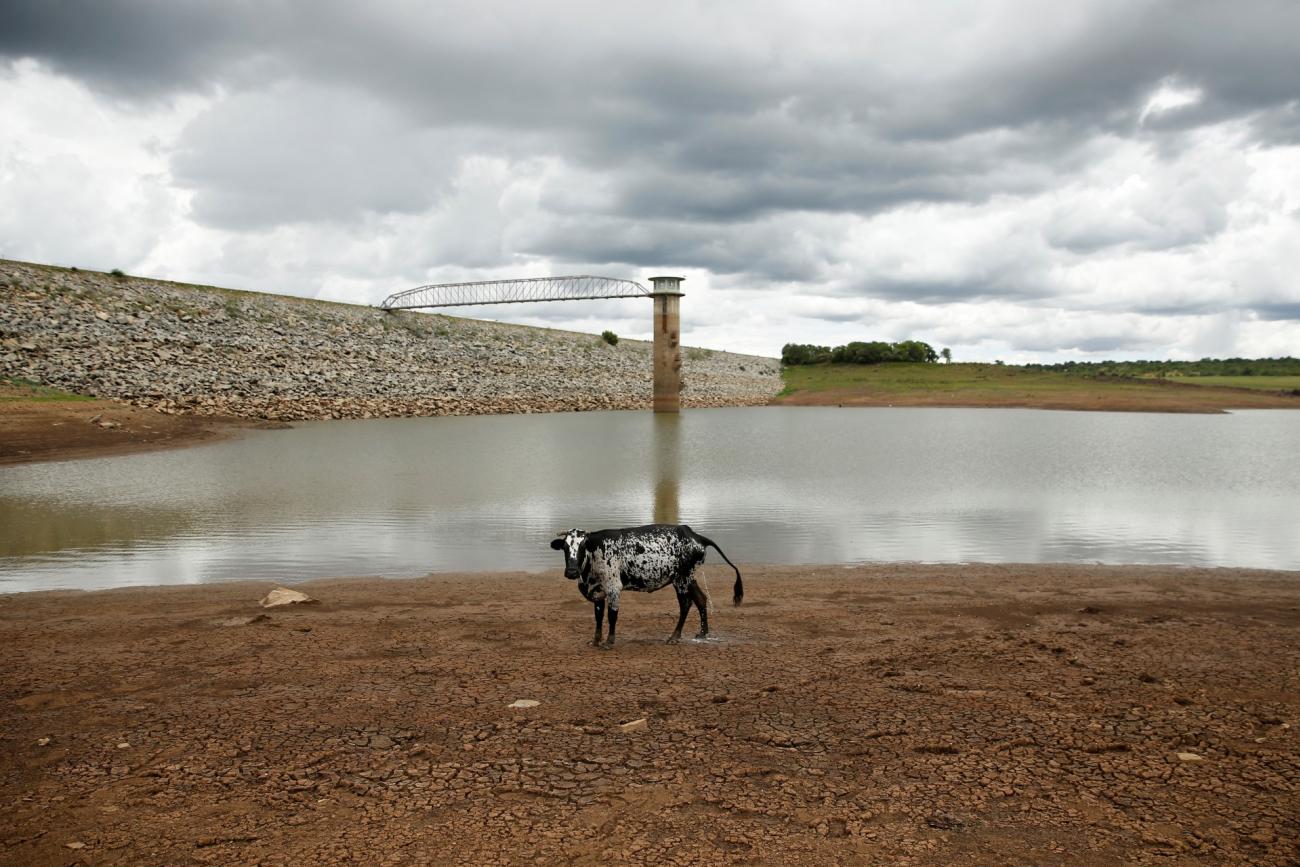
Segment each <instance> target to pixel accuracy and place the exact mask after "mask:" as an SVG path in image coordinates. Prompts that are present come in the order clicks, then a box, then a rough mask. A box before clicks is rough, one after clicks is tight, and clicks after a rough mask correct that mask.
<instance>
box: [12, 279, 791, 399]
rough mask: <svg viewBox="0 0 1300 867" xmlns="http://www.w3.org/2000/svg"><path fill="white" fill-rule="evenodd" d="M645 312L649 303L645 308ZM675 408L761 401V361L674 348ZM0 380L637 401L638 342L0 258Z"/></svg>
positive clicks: (643, 362)
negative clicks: (678, 377) (678, 368)
mask: <svg viewBox="0 0 1300 867" xmlns="http://www.w3.org/2000/svg"><path fill="white" fill-rule="evenodd" d="M649 316H650V309H649V305H648V304H647V307H646V317H647V319H648V318H649ZM682 375H683V381H684V386H683V392H682V400H683V403H684V405H686V406H688V407H711V406H751V405H757V404H764V403H767V402H768V401H769V400H771V398H772V397H773V396H774V395H775V394H776V393H777V392H778V391H779V390H780V388H781V377H780V371H779V363H778V361H777V360H776V359H774V358H763V357H759V356H752V355H737V354H734V353H730V352H719V351H714V350H707V349H697V348H691V347H683V351H682ZM0 377H9V378H15V379H24V380H29V381H32V382H36V383H39V384H42V385H47V386H53V387H56V388H60V389H64V390H67V391H72V392H76V393H79V394H86V395H92V396H95V397H101V398H112V399H115V400H119V401H124V402H128V403H131V404H134V405H136V406H144V407H152V408H155V409H158V410H161V411H163V412H168V413H191V414H198V415H223V416H236V417H241V418H262V419H281V420H294V419H326V418H371V417H377V416H417V415H419V416H424V415H469V414H487V413H515V412H552V411H565V410H596V409H646V408H649V407H650V405H651V386H652V383H651V344H650V343H648V342H644V341H637V340H621V341H619V343H618V344H617V345H616V346H611V345H609V344H608V343H606V342H605V341H603V340H602V339H601V338H600V337H598V336H596V335H591V334H579V333H574V332H567V331H554V330H547V329H541V328H530V327H526V326H517V325H503V324H499V323H494V322H483V321H480V320H473V319H461V318H456V317H451V316H441V315H435V314H429V313H418V312H410V311H401V312H387V311H382V310H379V309H377V308H372V307H363V306H359V305H352V304H338V303H333V302H325V301H316V300H311V299H304V298H296V297H291V296H283V295H267V294H261V293H256V292H242V291H236V290H229V289H220V288H215V287H208V286H191V285H187V284H182V283H171V282H167V281H163V280H149V279H142V278H137V277H124V276H115V275H111V274H104V273H100V272H97V271H82V270H72V269H65V268H57V267H52V266H45V265H34V264H29V263H23V262H13V261H6V260H0Z"/></svg>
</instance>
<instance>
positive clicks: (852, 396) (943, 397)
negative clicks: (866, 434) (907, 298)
mask: <svg viewBox="0 0 1300 867" xmlns="http://www.w3.org/2000/svg"><path fill="white" fill-rule="evenodd" d="M772 402H773V403H774V404H777V405H780V406H935V407H943V406H965V407H977V408H994V407H998V408H1021V409H1056V410H1088V411H1094V412H1192V413H1223V412H1230V411H1231V410H1234V409H1300V397H1296V396H1295V395H1291V394H1275V393H1272V392H1267V391H1252V390H1250V389H1246V388H1211V387H1209V386H1202V385H1183V384H1175V383H1170V384H1162V385H1160V386H1155V385H1152V386H1151V387H1149V388H1143V389H1141V390H1138V391H1123V390H1119V389H1116V390H1114V391H1102V392H1101V393H1094V392H1089V391H1081V392H1078V393H1072V392H1068V391H1061V392H1057V393H1047V394H1024V395H1020V394H1002V395H999V394H981V393H972V394H962V393H961V392H953V393H945V392H942V391H916V392H902V393H891V392H888V391H872V390H870V389H863V388H844V389H828V390H826V391H816V392H805V391H800V392H796V393H794V394H791V395H787V396H785V397H779V398H777V399H776V400H774V401H772Z"/></svg>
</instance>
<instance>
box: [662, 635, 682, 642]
mask: <svg viewBox="0 0 1300 867" xmlns="http://www.w3.org/2000/svg"><path fill="white" fill-rule="evenodd" d="M681 643H682V637H681V636H680V635H670V636H668V638H667V639H665V640H664V644H681Z"/></svg>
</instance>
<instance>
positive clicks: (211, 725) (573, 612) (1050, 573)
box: [0, 565, 1300, 865]
mask: <svg viewBox="0 0 1300 867" xmlns="http://www.w3.org/2000/svg"><path fill="white" fill-rule="evenodd" d="M710 574H711V576H712V579H713V585H714V586H713V591H714V595H715V597H717V598H718V605H717V610H716V611H715V612H714V617H713V619H714V625H715V628H716V632H717V640H716V641H709V642H686V643H683V644H680V645H677V646H667V645H665V644H664V643H663V638H664V637H665V636H666V635H667V633H668V632H669V631H670V629H671V626H672V622H673V617H674V613H673V612H674V610H675V608H676V606H675V604H674V600H673V598H672V597H671V595H669V594H667V593H661V594H658V595H654V596H649V597H646V596H636V597H634V598H630V599H627V600H625V605H624V610H623V617H622V620H621V622H620V628H621V630H622V641H621V643H620V645H619V646H618V647H617V648H615V649H614V650H612V651H601V650H597V649H594V648H592V647H589V646H587V644H586V643H585V642H586V640H587V639H588V638H589V636H590V632H591V613H590V607H589V606H588V605H587V604H586V603H584V602H583V601H582V600H581V599H580V598H578V596H577V593H576V590H575V589H574V586H573V585H572V584H570V583H568V582H566V581H564V580H563V579H562V578H561V577H559V576H558V573H556V574H548V575H523V574H510V575H465V576H448V577H438V578H428V579H420V580H413V581H403V582H398V581H391V582H386V581H379V580H373V579H372V580H367V579H348V580H331V581H315V582H311V583H308V584H304V585H300V586H301V588H302V589H305V590H306V591H307V592H309V593H311V594H312V595H314V596H316V597H317V598H319V599H320V600H321V601H320V604H317V605H313V606H306V607H298V608H295V609H272V610H269V611H266V612H263V611H262V610H261V609H260V608H259V607H258V606H257V602H256V600H257V599H259V598H260V596H261V595H262V594H263V593H265V592H266V590H267V589H268V588H269V587H270V585H267V584H253V583H241V584H230V585H214V586H199V587H171V588H144V589H130V590H117V591H105V592H99V593H73V592H54V593H31V594H21V595H13V596H7V597H0V644H2V646H3V647H4V648H5V654H6V661H5V664H4V665H3V666H0V701H3V703H4V707H5V710H4V714H3V716H2V717H0V740H2V741H3V748H2V749H0V829H2V830H0V835H2V836H0V860H3V861H4V862H6V863H10V864H67V863H74V862H87V863H97V864H98V863H105V864H107V863H122V864H182V863H214V864H251V863H260V864H324V863H338V862H354V863H366V864H380V863H384V864H387V863H394V864H396V863H412V864H452V863H511V864H516V863H518V864H525V863H527V864H532V863H544V864H550V863H581V864H587V863H589V864H596V863H679V864H687V863H689V864H713V863H746V864H832V863H839V864H933V865H940V864H943V865H947V864H1024V865H1038V864H1057V863H1061V864H1065V863H1068V864H1086V865H1091V864H1095V865H1102V864H1116V863H1131V864H1144V863H1152V864H1155V863H1158V864H1184V863H1186V864H1191V863H1235V864H1294V863H1296V861H1297V857H1298V856H1300V849H1298V845H1300V815H1298V814H1297V811H1296V804H1297V792H1298V791H1300V788H1298V787H1300V741H1298V740H1297V729H1296V727H1295V725H1296V722H1297V712H1298V711H1300V674H1298V672H1300V581H1298V580H1297V579H1298V578H1300V575H1297V574H1296V573H1261V572H1241V571H1226V570H1194V569H1175V568H1151V567H1147V568H1128V567H1123V568H1120V567H1115V568H1103V567H1065V566H1016V567H998V566H965V567H937V566H921V565H906V566H893V565H890V566H872V567H865V568H857V567H855V568H840V567H804V568H775V567H771V568H753V569H748V570H746V578H747V581H746V590H747V593H746V603H745V604H744V605H743V606H741V607H740V608H733V607H731V605H730V604H725V603H724V601H723V600H724V599H726V598H727V597H729V595H730V592H729V591H730V581H729V580H728V578H729V572H727V571H725V570H724V569H721V568H718V567H711V568H710ZM263 614H265V615H266V616H265V617H261V618H260V619H252V620H251V621H250V618H259V616H260V615H263ZM690 626H692V627H693V626H694V615H692V622H691V624H690ZM521 698H522V699H535V700H537V701H539V702H540V705H539V706H537V707H535V708H531V709H511V708H509V707H508V705H509V704H510V703H511V702H512V701H514V700H515V699H521ZM641 718H645V719H646V720H647V728H646V729H644V730H642V731H637V732H632V733H625V732H623V731H621V730H620V729H619V725H620V724H622V723H627V722H629V721H633V720H637V719H641ZM1180 753H1183V754H1187V755H1184V756H1183V757H1182V758H1180V757H1179V754H1180Z"/></svg>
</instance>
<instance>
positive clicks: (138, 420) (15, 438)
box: [0, 388, 267, 466]
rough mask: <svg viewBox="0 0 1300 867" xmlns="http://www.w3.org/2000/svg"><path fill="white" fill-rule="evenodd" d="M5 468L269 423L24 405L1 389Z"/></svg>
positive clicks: (118, 408)
mask: <svg viewBox="0 0 1300 867" xmlns="http://www.w3.org/2000/svg"><path fill="white" fill-rule="evenodd" d="M0 397H2V398H5V399H3V400H2V401H0V466H3V465H5V464H19V463H27V462H30V461H42V460H66V459H69V458H85V457H100V456H103V455H117V454H126V453H129V452H137V451H148V450H150V449H158V448H170V447H175V446H186V445H196V444H199V443H207V442H212V441H214V440H216V439H219V438H221V437H225V436H231V435H233V434H235V433H237V432H238V431H239V430H242V429H244V428H247V427H253V426H264V425H266V424H267V423H265V422H255V421H247V420H241V419H227V418H214V417H206V418H205V417H201V416H190V415H165V414H163V413H161V412H157V411H155V410H152V409H141V408H139V407H134V406H131V405H129V404H124V403H117V402H115V401H111V400H68V401H63V400H57V401H51V400H21V399H13V398H9V397H7V396H5V395H4V394H3V388H0Z"/></svg>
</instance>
